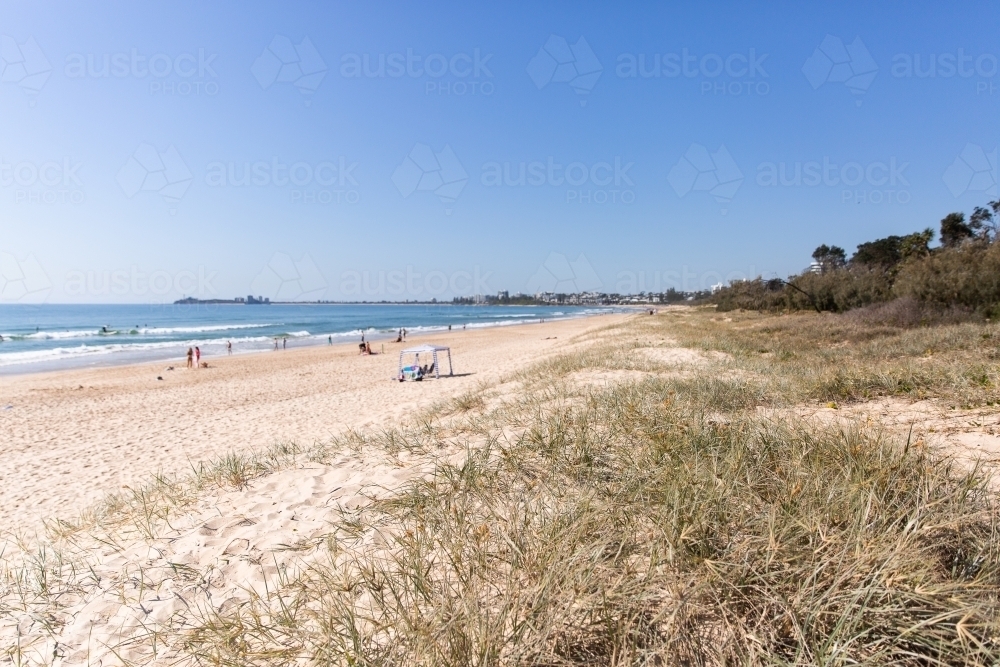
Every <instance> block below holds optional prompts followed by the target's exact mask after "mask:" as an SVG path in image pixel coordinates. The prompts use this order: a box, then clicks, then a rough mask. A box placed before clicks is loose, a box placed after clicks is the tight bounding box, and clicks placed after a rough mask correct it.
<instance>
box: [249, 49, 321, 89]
mask: <svg viewBox="0 0 1000 667" xmlns="http://www.w3.org/2000/svg"><path fill="white" fill-rule="evenodd" d="M326 70H327V67H326V63H325V62H324V61H323V58H322V57H320V55H319V51H317V50H316V47H315V46H313V43H312V42H311V41H310V40H309V38H308V37H303V38H302V41H301V42H299V43H298V44H293V43H292V40H290V39H289V38H287V37H285V36H284V35H277V36H275V38H274V39H272V40H271V43H270V44H268V45H267V47H266V48H265V49H264V51H263V52H262V53H261V54H260V55H259V56H258V57H257V59H256V60H255V61H254V63H253V66H252V67H251V68H250V71H251V72H252V73H253V75H254V78H256V79H257V83H259V84H260V87H261V88H263V89H265V90H266V89H268V88H270V87H271V86H272V85H274V84H276V83H287V84H291V85H292V86H294V87H295V88H296V89H298V91H299V92H300V93H302V94H303V95H312V94H313V93H315V92H316V91H317V90H318V89H319V85H320V84H321V83H322V82H323V78H324V77H325V76H326Z"/></svg>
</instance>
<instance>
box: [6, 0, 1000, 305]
mask: <svg viewBox="0 0 1000 667" xmlns="http://www.w3.org/2000/svg"><path fill="white" fill-rule="evenodd" d="M674 4H678V5H679V4H680V3H674ZM687 4H689V6H687V7H681V6H675V7H671V6H665V5H666V3H622V4H620V5H619V6H611V3H586V2H546V3H470V2H455V3H436V4H435V5H434V6H433V7H430V6H428V5H429V3H404V2H391V3H389V2H369V3H360V2H350V3H348V2H336V3H334V2H305V1H301V2H300V1H297V2H240V3H236V2H213V3H188V2H171V3H153V2H149V3H96V2H74V3H69V2H62V3H53V2H46V1H44V0H33V1H31V2H27V1H25V2H3V3H2V4H0V18H2V20H0V34H2V35H3V38H2V43H0V47H2V48H0V59H2V63H0V66H2V67H3V68H4V69H3V77H2V78H3V82H2V83H0V114H2V118H3V123H2V126H0V128H2V129H0V276H3V277H0V289H2V291H0V298H2V300H5V301H11V300H23V301H31V300H46V301H49V302H114V301H122V302H143V301H162V300H168V299H173V298H178V297H180V296H182V295H184V294H193V295H195V296H199V297H202V298H209V297H213V296H216V297H226V298H229V297H232V296H236V295H245V294H247V293H248V292H250V291H254V293H261V294H264V295H270V296H277V295H279V294H280V295H281V296H284V297H288V298H325V299H343V300H353V299H365V298H368V299H379V298H387V299H392V298H401V299H402V298H429V297H430V296H437V297H438V298H450V297H451V296H452V295H454V294H455V293H471V292H473V291H490V292H495V291H497V290H501V289H507V290H510V291H511V292H515V291H527V290H529V289H532V290H533V289H538V288H548V287H552V286H553V285H555V284H556V283H557V282H558V283H559V285H560V287H566V286H577V287H580V288H599V289H601V290H603V291H618V290H621V291H638V290H640V289H646V290H650V289H655V288H657V287H659V288H661V289H665V288H666V287H668V286H675V287H680V288H687V289H696V288H701V287H706V286H708V285H710V284H712V283H715V282H718V281H719V280H720V279H722V280H725V279H726V278H727V277H729V278H731V277H739V276H742V275H756V274H764V275H775V274H777V275H782V276H783V275H787V274H789V273H792V272H796V271H798V270H801V269H802V267H804V266H806V265H807V264H808V262H809V260H810V254H811V252H812V250H813V249H814V248H815V247H816V246H817V245H819V244H820V243H830V244H837V245H840V246H843V247H845V248H846V249H847V250H848V252H851V251H853V250H854V247H855V246H856V245H857V244H858V243H860V242H863V241H865V240H870V239H872V238H875V237H879V236H884V235H888V234H901V233H907V232H911V231H914V230H917V229H922V228H924V227H927V226H933V227H936V226H937V222H938V221H939V220H940V218H941V217H943V216H944V215H945V214H946V213H948V212H950V211H954V210H964V211H966V212H968V211H970V210H971V209H972V207H973V206H975V205H980V204H984V203H985V202H986V201H988V200H990V199H995V198H996V180H997V167H996V155H997V153H996V150H997V145H998V143H1000V125H998V123H997V120H998V110H1000V72H998V71H997V69H998V58H1000V38H998V37H997V32H996V26H997V25H998V19H1000V5H997V4H996V3H988V2H966V3H959V4H944V3H929V2H925V3H916V2H914V3H898V2H881V3H872V2H855V3H844V2H837V3H832V2H830V3H802V2H768V3H736V2H732V3H728V2H725V3H724V2H710V3H697V4H695V3H687ZM380 63H381V66H380ZM932 65H933V66H932ZM230 165H231V167H230ZM246 165H249V166H250V174H249V176H247V175H246V173H245V172H246V169H245V167H246ZM231 169H232V172H233V173H229V172H230V170H231ZM797 169H798V173H799V177H798V178H796V177H795V174H796V170H797ZM522 170H523V173H524V178H523V181H522V179H520V178H519V176H520V175H521V173H522ZM845 181H846V182H847V183H846V184H845ZM239 183H245V184H242V185H241V184H239ZM521 183H523V184H521ZM199 275H200V278H199ZM366 275H367V280H366V278H365V276H366ZM150 280H152V286H151V285H150Z"/></svg>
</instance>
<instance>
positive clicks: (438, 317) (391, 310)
mask: <svg viewBox="0 0 1000 667" xmlns="http://www.w3.org/2000/svg"><path fill="white" fill-rule="evenodd" d="M608 310H611V309H601V308H583V307H570V306H567V307H562V306H558V307H557V306H460V305H450V304H441V305H431V304H419V305H417V304H414V305H379V304H316V305H313V304H310V305H279V304H274V305H230V304H190V305H180V304H171V305H55V304H44V305H28V304H0V336H3V341H2V342H0V374H16V373H30V372H37V371H44V370H56V369H61V368H79V367H84V366H106V365H115V364H122V363H136V362H142V361H154V360H168V359H173V360H176V361H178V362H179V363H182V362H183V360H184V357H185V354H186V352H187V348H188V347H192V346H195V345H197V346H199V347H200V348H201V352H202V357H203V358H205V357H207V358H209V359H211V357H213V356H221V355H223V354H226V343H227V342H232V345H233V353H234V354H238V353H245V352H258V351H263V350H269V349H272V348H273V347H274V339H275V338H287V339H288V340H287V345H288V347H290V348H292V347H301V346H304V345H322V344H326V343H327V342H328V340H329V338H330V337H332V338H333V341H334V342H335V343H338V342H345V341H354V340H357V341H360V340H361V335H362V333H364V334H365V336H366V340H372V341H378V340H385V339H389V338H395V337H396V334H397V332H398V331H399V329H401V328H403V329H406V330H407V333H408V334H414V335H415V334H421V333H426V332H433V331H444V330H447V329H448V327H449V325H450V326H451V327H452V328H453V329H461V328H462V327H463V326H466V327H468V328H479V327H487V326H503V325H511V324H522V323H529V322H537V321H539V320H541V319H545V320H550V319H561V318H569V317H579V316H582V315H586V314H590V313H595V312H605V311H608Z"/></svg>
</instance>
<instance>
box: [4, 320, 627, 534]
mask: <svg viewBox="0 0 1000 667" xmlns="http://www.w3.org/2000/svg"><path fill="white" fill-rule="evenodd" d="M625 317H628V316H627V315H602V316H595V317H589V318H582V319H575V320H562V321H552V322H544V323H540V324H529V325H518V326H507V327H495V328H490V329H476V330H466V331H453V332H448V333H442V334H437V335H433V336H425V337H421V338H417V337H412V338H410V339H408V340H407V342H406V344H405V345H401V344H395V343H386V344H385V345H384V348H385V354H379V355H376V356H372V357H368V356H361V355H359V354H358V352H357V346H356V344H342V345H336V346H332V347H331V346H323V347H308V348H301V349H288V350H284V351H278V352H266V353H260V354H252V355H249V354H248V355H235V356H232V357H221V358H208V359H206V360H207V361H208V363H209V366H210V367H209V368H207V369H197V370H188V369H186V368H184V361H183V360H182V359H179V360H177V362H176V363H174V364H173V366H174V368H175V370H173V371H167V370H165V369H166V367H167V366H168V365H169V364H167V363H155V364H140V365H134V366H125V367H115V368H99V369H86V370H73V371H64V372H58V373H44V374H36V375H27V376H17V377H0V532H6V531H9V530H14V529H31V528H36V527H38V526H39V525H40V520H41V519H43V518H47V517H67V518H69V517H72V516H75V514H76V513H77V512H78V511H79V510H80V509H82V508H83V507H85V506H87V505H90V504H92V503H94V502H96V501H98V500H100V499H101V498H102V497H103V496H104V495H105V494H106V493H108V492H114V491H118V490H120V489H121V488H122V487H123V486H127V485H135V484H137V483H140V482H142V481H143V480H146V479H148V478H149V476H150V475H151V474H153V473H157V472H162V473H167V474H173V473H183V472H184V471H185V470H189V469H190V466H191V464H192V463H194V462H197V461H202V460H206V459H212V458H215V457H218V456H220V455H223V454H225V453H226V452H228V451H231V450H246V449H258V450H260V449H265V448H267V447H269V446H270V445H272V444H274V443H276V442H285V441H294V442H297V443H298V444H300V445H310V444H312V443H314V442H316V441H325V440H327V439H329V438H330V436H331V435H336V434H341V433H343V432H344V431H346V430H348V429H365V428H371V427H376V428H377V427H380V426H387V425H390V424H393V425H394V424H398V423H399V421H400V420H401V419H402V418H404V417H405V416H407V415H412V414H414V413H417V412H419V411H421V410H423V409H425V408H428V407H430V406H431V405H433V404H434V403H437V402H440V401H444V400H447V399H449V398H451V397H454V396H457V395H459V394H462V393H464V392H467V391H469V390H471V389H474V388H475V387H476V386H478V384H479V383H480V382H490V383H492V382H496V381H497V380H498V379H499V378H500V377H501V376H503V375H505V374H509V373H511V372H512V371H515V370H518V369H521V368H523V367H525V365H527V364H529V363H532V362H535V361H538V360H539V359H542V358H544V357H545V356H546V355H549V354H552V353H558V352H560V351H565V350H566V349H567V348H568V346H570V345H571V344H572V341H571V339H572V338H574V337H576V336H579V335H581V334H584V333H586V332H588V331H594V330H596V329H599V328H602V327H605V326H608V325H610V324H613V323H616V322H620V321H622V320H623V319H624V318H625ZM421 342H434V343H440V344H444V345H450V346H451V348H452V357H453V362H454V365H455V377H450V378H447V379H445V378H442V379H441V380H430V381H425V382H420V383H415V382H406V383H399V382H396V381H393V378H394V376H395V375H396V369H397V364H398V358H399V355H398V351H399V350H400V349H402V348H403V347H404V346H406V347H409V346H412V345H414V344H418V343H421ZM381 348H382V344H381V343H379V344H376V345H375V347H374V349H375V350H376V351H378V350H380V349H381ZM441 361H442V362H444V363H446V361H445V359H443V358H442V359H441ZM421 362H424V360H423V359H421ZM429 362H430V359H428V360H426V363H429ZM445 368H447V367H446V366H445ZM157 376H161V377H162V378H163V380H157ZM7 405H10V406H11V407H10V408H9V409H2V407H3V406H7Z"/></svg>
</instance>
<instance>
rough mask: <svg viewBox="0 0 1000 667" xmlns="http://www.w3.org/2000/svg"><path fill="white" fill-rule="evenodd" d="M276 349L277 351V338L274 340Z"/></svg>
mask: <svg viewBox="0 0 1000 667" xmlns="http://www.w3.org/2000/svg"><path fill="white" fill-rule="evenodd" d="M274 349H275V350H277V349H278V339H277V338H275V339H274Z"/></svg>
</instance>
